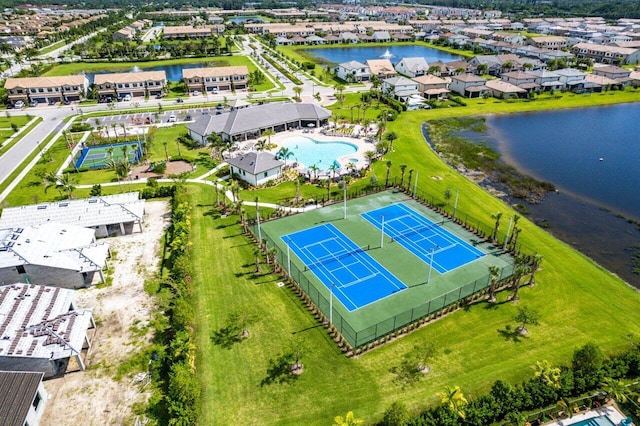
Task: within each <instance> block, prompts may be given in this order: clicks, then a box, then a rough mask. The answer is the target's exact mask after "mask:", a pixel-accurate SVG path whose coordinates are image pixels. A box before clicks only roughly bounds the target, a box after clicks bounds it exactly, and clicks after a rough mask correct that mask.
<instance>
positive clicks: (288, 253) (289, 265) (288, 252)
mask: <svg viewBox="0 0 640 426" xmlns="http://www.w3.org/2000/svg"><path fill="white" fill-rule="evenodd" d="M290 242H291V239H289V238H287V272H289V276H291V253H290V250H289V243H290Z"/></svg>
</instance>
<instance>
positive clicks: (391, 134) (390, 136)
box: [384, 132, 398, 151]
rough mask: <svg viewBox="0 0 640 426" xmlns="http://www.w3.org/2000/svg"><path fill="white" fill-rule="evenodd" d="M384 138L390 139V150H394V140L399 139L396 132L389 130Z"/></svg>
mask: <svg viewBox="0 0 640 426" xmlns="http://www.w3.org/2000/svg"><path fill="white" fill-rule="evenodd" d="M384 138H385V139H386V140H388V141H389V151H393V141H395V140H396V139H398V135H397V134H396V132H389V133H387V134H386V135H384Z"/></svg>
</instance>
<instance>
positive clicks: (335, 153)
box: [282, 136, 358, 171]
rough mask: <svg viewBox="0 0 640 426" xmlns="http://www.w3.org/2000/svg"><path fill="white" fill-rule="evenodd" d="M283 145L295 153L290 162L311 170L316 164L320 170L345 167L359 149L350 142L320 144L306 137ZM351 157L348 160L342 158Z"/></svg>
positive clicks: (294, 139)
mask: <svg viewBox="0 0 640 426" xmlns="http://www.w3.org/2000/svg"><path fill="white" fill-rule="evenodd" d="M282 145H283V146H284V147H285V148H287V149H288V150H289V151H291V152H292V153H293V155H292V156H291V158H289V161H292V160H293V161H296V162H298V163H302V164H303V165H304V166H305V167H307V168H309V167H311V166H313V165H314V164H315V165H316V166H317V167H318V169H320V170H324V171H326V170H329V167H331V165H332V164H334V163H335V164H336V165H337V166H339V167H345V166H346V164H347V163H348V162H349V161H350V159H351V157H352V156H353V154H354V153H355V152H356V151H357V150H358V148H357V147H356V146H355V145H354V144H351V143H348V142H341V141H337V142H319V141H316V140H313V139H311V138H306V137H304V136H295V137H292V138H289V139H286V140H285V141H284V142H283V143H282ZM345 156H349V157H348V158H342V157H345Z"/></svg>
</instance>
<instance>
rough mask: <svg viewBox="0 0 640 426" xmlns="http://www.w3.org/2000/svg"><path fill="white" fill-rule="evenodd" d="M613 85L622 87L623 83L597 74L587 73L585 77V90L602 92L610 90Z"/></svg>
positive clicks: (583, 87)
mask: <svg viewBox="0 0 640 426" xmlns="http://www.w3.org/2000/svg"><path fill="white" fill-rule="evenodd" d="M613 87H618V88H622V83H620V82H618V81H616V80H613V79H611V78H608V77H605V76H603V75H597V74H587V75H585V77H584V85H583V86H582V89H583V90H587V91H591V92H602V91H603V90H610V89H611V88H613Z"/></svg>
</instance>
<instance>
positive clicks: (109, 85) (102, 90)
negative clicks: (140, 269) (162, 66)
mask: <svg viewBox="0 0 640 426" xmlns="http://www.w3.org/2000/svg"><path fill="white" fill-rule="evenodd" d="M93 84H94V86H95V87H96V88H97V90H98V98H99V99H107V98H122V97H125V96H127V95H128V96H130V97H132V98H133V97H150V96H156V95H162V94H163V93H164V90H165V88H166V87H167V76H166V74H165V72H164V71H142V72H128V73H111V74H96V76H95V77H94V79H93Z"/></svg>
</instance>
